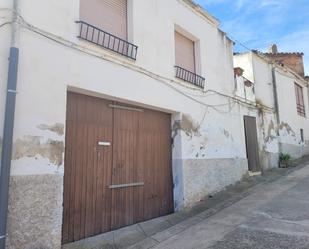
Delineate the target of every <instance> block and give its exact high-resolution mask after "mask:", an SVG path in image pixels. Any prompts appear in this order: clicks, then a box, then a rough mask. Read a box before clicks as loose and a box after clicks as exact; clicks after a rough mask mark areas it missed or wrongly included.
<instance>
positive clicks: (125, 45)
mask: <svg viewBox="0 0 309 249" xmlns="http://www.w3.org/2000/svg"><path fill="white" fill-rule="evenodd" d="M76 23H77V24H79V34H78V36H77V37H78V38H80V39H83V40H86V41H88V42H91V43H93V44H95V45H98V46H100V47H103V48H105V49H108V50H110V51H113V52H115V53H118V54H120V55H123V56H125V57H127V58H130V59H133V60H136V56H137V48H138V47H137V46H136V45H134V44H132V43H130V42H128V41H126V40H123V39H121V38H119V37H117V36H115V35H112V34H110V33H108V32H106V31H104V30H102V29H99V28H97V27H95V26H93V25H91V24H89V23H87V22H84V21H77V22H76Z"/></svg>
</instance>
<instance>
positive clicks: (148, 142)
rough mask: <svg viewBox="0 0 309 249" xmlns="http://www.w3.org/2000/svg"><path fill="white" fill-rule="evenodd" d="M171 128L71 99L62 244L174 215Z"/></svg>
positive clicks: (164, 118) (147, 114)
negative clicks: (172, 213)
mask: <svg viewBox="0 0 309 249" xmlns="http://www.w3.org/2000/svg"><path fill="white" fill-rule="evenodd" d="M170 122H171V120H170V115H169V114H166V113H162V112H158V111H153V110H148V109H144V108H139V107H132V106H128V105H124V104H122V103H117V102H112V101H108V100H102V99H100V98H95V97H89V96H86V95H81V94H76V93H71V92H69V93H68V101H67V124H66V149H65V172H64V201H63V210H64V211H63V229H62V242H63V243H68V242H72V241H76V240H80V239H82V238H86V237H90V236H93V235H96V234H100V233H104V232H107V231H110V230H114V229H117V228H120V227H123V226H127V225H130V224H134V223H137V222H141V221H144V220H147V219H151V218H155V217H158V216H162V215H166V214H169V213H171V212H173V188H172V169H171V125H170Z"/></svg>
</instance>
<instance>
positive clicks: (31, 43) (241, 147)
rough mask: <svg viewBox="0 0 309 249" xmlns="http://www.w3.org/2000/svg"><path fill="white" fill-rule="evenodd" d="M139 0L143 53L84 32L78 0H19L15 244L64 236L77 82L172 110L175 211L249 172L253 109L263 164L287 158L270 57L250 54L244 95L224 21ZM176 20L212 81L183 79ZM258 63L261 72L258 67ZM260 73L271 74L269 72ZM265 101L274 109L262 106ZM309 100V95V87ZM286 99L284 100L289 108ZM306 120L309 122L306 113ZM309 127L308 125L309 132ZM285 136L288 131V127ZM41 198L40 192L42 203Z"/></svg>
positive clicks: (132, 35) (52, 242) (5, 30)
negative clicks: (248, 124)
mask: <svg viewBox="0 0 309 249" xmlns="http://www.w3.org/2000/svg"><path fill="white" fill-rule="evenodd" d="M128 3H129V8H128V12H129V13H128V18H129V27H128V32H129V41H130V42H131V43H133V44H136V45H137V46H138V55H137V59H136V61H133V60H130V59H127V58H125V57H122V56H121V55H117V54H115V53H112V52H109V51H108V50H106V49H103V48H101V47H98V46H96V45H92V44H90V43H88V42H86V41H83V40H80V39H78V38H77V35H78V25H77V24H76V23H75V21H77V20H79V0H68V1H57V0H51V1H48V2H46V1H39V0H28V1H20V2H19V25H20V31H19V32H20V33H19V50H20V59H19V71H18V86H17V92H18V94H17V98H16V111H15V126H14V137H13V143H14V146H13V155H12V166H11V182H12V184H11V189H10V208H9V221H8V234H9V238H8V247H11V248H14V247H16V246H17V245H19V244H20V243H24V244H26V245H27V246H28V247H29V248H31V246H32V247H39V246H40V245H43V244H44V245H45V246H46V248H59V247H60V243H61V224H62V194H63V189H62V187H63V183H62V179H63V174H64V167H65V165H64V160H63V158H64V146H65V123H66V98H67V92H68V91H74V92H79V93H83V94H86V95H90V96H96V97H101V98H105V99H110V100H117V101H121V102H123V103H128V104H134V105H137V106H142V107H147V108H151V109H155V110H160V111H163V112H167V113H171V114H172V124H171V127H172V136H173V138H174V143H173V178H174V179H173V180H174V206H175V211H177V210H180V209H182V208H183V207H185V206H190V205H192V204H194V203H196V202H198V201H199V200H200V199H201V198H203V197H205V196H207V195H208V194H212V193H215V192H217V191H220V190H222V189H223V188H225V187H226V186H228V185H231V184H234V183H235V182H237V181H239V180H241V179H242V177H243V176H245V175H246V174H247V172H248V163H247V156H246V143H245V134H244V120H243V116H244V115H248V116H253V117H256V118H257V125H258V140H259V150H260V153H261V156H263V158H265V159H263V160H262V162H261V163H262V166H263V169H267V168H270V167H274V166H276V163H277V161H276V157H274V158H275V159H272V158H273V157H272V155H277V156H278V153H279V147H278V143H277V142H276V141H277V140H276V139H277V137H276V128H273V124H274V123H275V116H274V112H273V108H274V102H273V95H272V86H271V80H270V76H271V75H270V74H269V68H268V64H267V66H266V65H264V64H263V62H258V61H256V64H257V65H255V62H253V58H252V55H251V54H250V55H248V56H249V57H248V58H247V57H246V58H245V60H247V62H248V63H251V64H248V63H247V62H246V63H245V64H244V65H243V66H242V68H244V69H245V73H244V75H245V77H246V78H247V79H249V80H250V81H252V82H253V83H254V88H255V95H256V96H254V94H253V92H252V89H251V90H250V91H249V93H250V94H251V95H250V99H249V100H248V99H246V98H243V96H237V94H235V93H237V90H238V89H237V88H236V89H235V79H234V71H233V43H232V41H231V40H230V39H229V38H228V37H227V36H226V34H224V33H223V32H222V31H220V30H219V28H218V22H217V20H215V19H214V18H212V17H211V16H209V15H208V14H207V13H205V12H203V11H202V10H201V9H200V8H199V7H197V6H194V5H193V4H192V3H190V1H182V0H171V1H165V0H149V1H143V0H129V2H128ZM33 6H35V8H33ZM11 8H12V3H11V1H9V0H6V1H2V2H1V4H0V17H1V18H3V20H8V21H9V20H10V18H11V14H12V11H11V10H10V9H11ZM171 10H173V11H171ZM1 20H2V19H1ZM175 30H177V31H178V32H182V33H183V34H184V35H186V36H188V37H190V38H191V39H193V40H194V41H195V44H196V50H197V51H196V65H197V68H198V74H200V75H201V76H203V77H205V88H204V89H200V88H198V87H196V86H194V85H192V84H189V83H186V82H183V81H181V80H178V79H176V78H175V70H174V66H175V52H174V51H175V48H174V46H175V45H174V44H175V42H174V31H175ZM0 36H1V39H0V94H1V95H0V99H1V100H0V101H1V103H0V104H1V105H0V114H1V115H0V128H1V130H2V129H3V118H4V113H3V111H4V100H5V92H6V81H7V70H8V61H7V60H8V56H9V47H10V25H9V24H7V25H4V26H3V27H1V28H0ZM259 63H260V64H261V65H258V64H259ZM253 64H254V66H252V65H253ZM255 67H257V68H259V69H258V70H262V71H261V73H256V71H255V70H256V68H255ZM261 68H262V69H261ZM278 70H279V69H278ZM280 70H281V69H280ZM257 74H259V76H257ZM260 74H262V75H263V76H261V77H266V78H267V79H264V78H263V79H262V78H259V77H260ZM278 77H279V76H278ZM278 80H279V79H278ZM288 84H289V83H288V82H287V83H284V87H285V88H282V91H281V90H279V92H278V94H280V95H282V96H283V94H284V93H285V91H286V90H287V89H289V85H288ZM293 93H294V91H293ZM258 100H261V102H262V103H263V108H261V106H256V102H258ZM306 101H307V102H306V104H307V106H308V96H307V95H306ZM264 105H265V106H264ZM280 105H281V106H282V108H283V110H284V108H287V107H284V105H283V104H282V103H280ZM262 109H263V111H262V113H263V115H261V110H262ZM283 113H284V112H283ZM283 113H282V122H286V123H288V124H290V125H291V127H293V128H292V129H293V130H295V131H296V130H297V129H298V130H299V127H298V124H299V123H298V121H296V120H295V123H293V121H292V119H296V118H298V117H294V116H293V117H285V116H284V114H283ZM308 113H309V110H308ZM285 120H286V121H285ZM297 120H298V119H297ZM300 122H302V126H305V125H306V124H307V127H309V126H308V123H306V122H308V120H307V119H306V120H301V121H300ZM281 130H282V132H283V131H284V129H281ZM305 134H306V133H305ZM0 136H2V134H1V135H0ZM308 136H309V132H308V133H307V134H306V139H307V140H309V138H308ZM281 137H282V139H285V138H284V134H283V133H282V135H281ZM282 141H283V140H282ZM286 143H287V144H289V143H292V144H295V143H297V142H296V140H295V141H294V140H291V141H290V140H289V142H286ZM267 153H268V154H267ZM265 154H267V155H266V156H265ZM264 165H265V166H264ZM23 186H27V187H26V189H25V188H24V187H23ZM22 196H27V198H21V197H22ZM33 199H35V200H37V202H35V204H33V205H32V202H33ZM38 206H39V208H38ZM35 210H40V212H43V213H44V212H46V213H48V215H47V216H46V220H44V219H41V220H40V219H34V221H33V222H32V223H31V224H29V223H27V220H29V219H32V216H33V215H35ZM44 210H45V211H44ZM17 213H18V215H16V214H17ZM22 217H24V218H22ZM38 230H41V231H43V232H44V231H45V232H46V234H47V235H46V234H45V233H44V234H43V232H42V233H39V232H37V231H38ZM50 234H51V235H50ZM50 237H52V239H50ZM46 241H48V243H47V242H46ZM46 243H47V244H46Z"/></svg>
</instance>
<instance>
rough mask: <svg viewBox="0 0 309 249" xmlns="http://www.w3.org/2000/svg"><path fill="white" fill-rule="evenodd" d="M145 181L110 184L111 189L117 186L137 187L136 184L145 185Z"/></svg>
mask: <svg viewBox="0 0 309 249" xmlns="http://www.w3.org/2000/svg"><path fill="white" fill-rule="evenodd" d="M143 185H144V183H143V182H134V183H126V184H117V185H110V186H108V188H109V189H115V188H127V187H136V186H143Z"/></svg>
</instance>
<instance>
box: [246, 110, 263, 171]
mask: <svg viewBox="0 0 309 249" xmlns="http://www.w3.org/2000/svg"><path fill="white" fill-rule="evenodd" d="M244 123H245V136H246V149H247V158H248V166H249V170H250V171H253V172H257V171H260V170H261V167H260V160H259V149H258V139H257V126H256V118H255V117H249V116H245V117H244Z"/></svg>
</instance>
